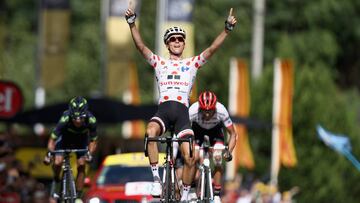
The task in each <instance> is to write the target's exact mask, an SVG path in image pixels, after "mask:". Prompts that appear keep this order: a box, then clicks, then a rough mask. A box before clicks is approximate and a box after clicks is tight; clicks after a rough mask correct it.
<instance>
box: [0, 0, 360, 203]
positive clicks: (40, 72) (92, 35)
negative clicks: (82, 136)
mask: <svg viewBox="0 0 360 203" xmlns="http://www.w3.org/2000/svg"><path fill="white" fill-rule="evenodd" d="M132 2H133V3H132V4H133V5H134V6H135V10H136V12H137V14H138V18H137V25H138V27H139V29H140V33H141V35H142V37H143V40H144V42H145V43H146V44H147V46H148V47H149V48H150V49H151V50H153V51H154V52H155V53H158V54H160V55H164V56H166V50H165V47H164V45H163V42H162V36H163V32H164V30H165V29H166V28H167V27H170V26H172V25H180V26H182V27H184V28H185V30H186V31H187V34H188V35H187V39H186V48H185V49H186V52H185V55H186V56H192V55H197V54H200V53H201V51H203V50H204V49H206V48H207V47H208V46H209V45H210V44H211V42H212V41H213V40H214V39H215V37H216V36H217V34H218V33H220V32H221V31H222V29H224V21H225V19H226V17H227V15H228V12H229V9H230V8H233V9H234V13H233V14H234V15H235V16H236V18H237V21H238V23H237V25H236V27H235V29H234V30H233V31H232V32H231V33H230V35H229V36H228V38H227V39H226V40H225V42H224V44H223V45H222V47H221V48H220V49H219V51H218V52H217V53H216V54H215V55H214V56H213V57H212V58H211V59H210V61H209V62H208V63H207V64H206V65H205V66H204V67H203V68H201V70H200V71H199V72H198V75H197V79H196V82H195V86H194V88H193V92H192V102H194V101H195V100H196V97H197V95H198V93H199V92H201V91H203V90H212V91H214V92H215V93H216V94H217V96H218V99H219V101H220V102H221V103H223V104H224V105H225V106H226V107H228V108H229V111H230V114H231V115H232V117H233V118H234V119H233V120H234V121H235V122H236V123H237V125H238V127H237V130H238V133H239V134H240V135H239V136H240V139H239V141H238V144H237V150H236V155H235V156H236V158H235V161H234V163H233V164H232V165H229V166H228V167H227V168H228V170H227V176H226V177H227V180H228V181H230V182H229V183H228V184H227V186H228V188H229V190H231V191H232V192H233V193H236V194H235V196H236V197H241V195H242V194H243V193H246V192H248V193H249V192H251V190H252V189H253V188H254V187H255V186H256V188H255V190H257V191H260V192H259V194H265V193H266V194H271V195H273V194H275V193H276V192H278V193H280V194H282V195H283V196H282V198H285V196H286V195H289V194H290V196H291V194H292V192H293V193H296V195H295V196H294V197H293V198H294V199H296V202H349V203H350V202H359V201H360V195H359V194H360V185H359V184H358V182H359V181H360V172H359V170H357V168H356V167H354V165H353V164H352V162H349V160H348V159H346V157H345V156H342V154H341V153H336V152H335V151H333V150H331V149H330V148H328V147H327V146H326V145H325V144H324V143H323V142H321V140H320V139H319V138H318V135H317V131H316V126H317V125H318V124H320V125H322V126H324V127H325V128H326V129H328V130H330V131H332V132H334V133H340V134H342V135H344V136H346V137H348V138H349V139H350V141H351V146H352V151H351V152H352V154H353V155H354V156H355V157H358V156H360V147H359V146H360V136H359V132H360V131H359V129H360V128H359V124H360V96H359V90H360V80H359V76H360V52H359V51H358V47H360V15H359V13H360V1H358V0H343V1H337V0H318V1H310V0H301V1H300V0H285V1H265V0H221V1H220V0H213V1H208V0H177V1H176V0H168V1H165V0H158V1H149V0H142V1H140V0H137V1H135V0H133V1H132ZM128 4H129V2H128V1H127V0H102V1H101V0H92V1H77V0H57V1H56V0H2V1H0V79H1V81H0V82H1V86H0V114H1V115H0V121H1V122H0V130H1V135H0V144H1V146H0V147H1V154H0V160H1V165H0V171H1V173H2V175H1V177H2V180H1V181H2V183H1V184H0V185H1V187H2V189H4V190H5V185H9V184H10V186H11V190H12V191H16V192H17V194H19V195H20V197H19V198H22V202H33V201H35V200H33V199H29V198H46V195H47V193H46V188H45V186H46V181H47V180H49V179H50V178H51V171H50V168H49V167H45V166H42V158H43V156H44V155H45V152H46V143H47V139H48V137H49V134H50V132H51V130H52V128H53V127H54V126H55V124H56V122H57V120H58V119H59V118H60V116H61V113H62V111H64V110H66V108H67V102H68V101H69V100H70V99H71V98H72V97H74V96H76V95H82V96H84V97H86V98H88V99H89V101H90V102H89V103H90V110H92V111H93V112H94V114H95V116H96V117H97V118H98V134H99V137H100V138H99V142H100V143H101V144H100V145H99V146H100V147H99V149H98V153H97V154H96V159H95V161H94V163H92V165H91V167H90V171H89V174H90V176H91V174H92V173H94V172H95V171H96V170H97V167H98V166H99V164H100V163H101V161H102V160H103V158H104V157H105V156H106V155H109V154H113V153H120V152H127V151H142V150H143V146H142V143H143V139H142V138H143V135H144V126H145V124H146V121H147V119H148V118H149V117H150V116H151V115H152V113H153V112H154V111H155V110H156V99H155V98H156V95H157V92H156V89H155V88H154V84H155V83H154V73H153V69H152V68H151V67H150V66H149V65H148V64H147V62H146V61H145V60H144V59H143V57H142V56H141V55H140V54H139V53H138V52H137V51H136V50H135V47H134V45H133V42H132V39H131V36H130V32H129V29H128V25H127V23H126V21H125V20H124V16H123V15H124V11H125V9H126V8H127V7H128ZM113 109H116V110H114V111H113ZM123 109H126V111H123ZM277 138H278V140H277ZM125 142H126V144H125ZM284 146H285V147H284ZM244 150H245V151H244ZM284 153H287V157H285V158H284V157H281V156H282V154H284ZM244 156H246V157H244ZM229 171H230V172H229ZM9 177H14V178H15V179H14V180H13V179H11V178H10V180H9ZM16 177H17V179H19V181H20V179H21V181H22V182H17V181H16V180H17V179H16ZM9 181H10V183H9ZM3 183H4V184H3ZM257 183H261V184H264V185H259V184H257ZM20 185H26V187H20ZM10 186H9V187H10ZM272 186H274V187H275V188H276V189H275V191H274V190H273V189H272ZM294 191H295V192H294ZM0 192H1V191H0ZM242 192H243V193H242ZM229 194H230V191H229ZM14 198H18V197H14ZM39 201H40V200H39ZM232 201H233V200H231V201H230V200H228V201H227V202H232ZM45 202H46V201H45ZM225 202H226V201H225Z"/></svg>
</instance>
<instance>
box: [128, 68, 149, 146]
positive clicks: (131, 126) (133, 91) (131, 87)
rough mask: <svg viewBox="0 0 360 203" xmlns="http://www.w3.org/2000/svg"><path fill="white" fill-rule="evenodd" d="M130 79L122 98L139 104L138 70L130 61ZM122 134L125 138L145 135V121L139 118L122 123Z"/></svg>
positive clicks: (136, 137) (133, 103) (139, 137)
mask: <svg viewBox="0 0 360 203" xmlns="http://www.w3.org/2000/svg"><path fill="white" fill-rule="evenodd" d="M129 67H130V77H129V78H130V79H129V83H128V86H127V90H126V91H125V92H124V95H123V100H124V102H125V103H126V104H132V105H139V104H140V100H141V99H140V92H139V80H138V72H137V68H136V66H135V63H131V64H130V65H129ZM122 134H123V136H124V137H125V138H133V139H142V138H143V137H144V135H145V123H144V121H141V120H136V121H127V122H124V123H123V125H122Z"/></svg>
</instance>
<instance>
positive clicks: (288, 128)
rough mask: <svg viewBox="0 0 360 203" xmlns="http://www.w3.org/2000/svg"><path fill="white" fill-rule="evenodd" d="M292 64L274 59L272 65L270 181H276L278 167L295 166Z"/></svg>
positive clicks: (286, 60) (288, 61) (289, 61)
mask: <svg viewBox="0 0 360 203" xmlns="http://www.w3.org/2000/svg"><path fill="white" fill-rule="evenodd" d="M293 72H294V71H293V62H292V61H291V60H288V59H276V60H275V64H274V99H273V130H272V166H271V173H272V181H273V182H274V181H275V182H276V181H277V176H278V173H279V169H280V165H281V164H282V165H283V166H285V167H294V166H296V165H297V158H296V152H295V147H294V143H293V134H292V99H293V83H294V82H293V80H294V73H293Z"/></svg>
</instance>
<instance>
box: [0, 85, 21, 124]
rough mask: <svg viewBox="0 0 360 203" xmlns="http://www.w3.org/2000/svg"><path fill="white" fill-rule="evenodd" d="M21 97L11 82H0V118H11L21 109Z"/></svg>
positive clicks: (17, 88)
mask: <svg viewBox="0 0 360 203" xmlns="http://www.w3.org/2000/svg"><path fill="white" fill-rule="evenodd" d="M22 105H23V96H22V93H21V90H20V88H19V87H18V86H17V85H15V84H14V83H12V82H5V81H0V117H1V118H11V117H13V116H15V114H16V113H18V112H19V111H20V110H21V109H22Z"/></svg>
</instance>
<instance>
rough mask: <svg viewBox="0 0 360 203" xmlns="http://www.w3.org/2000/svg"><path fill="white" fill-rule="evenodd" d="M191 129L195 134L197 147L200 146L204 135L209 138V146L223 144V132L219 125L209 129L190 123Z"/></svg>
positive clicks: (221, 126)
mask: <svg viewBox="0 0 360 203" xmlns="http://www.w3.org/2000/svg"><path fill="white" fill-rule="evenodd" d="M192 129H193V131H194V134H195V142H196V144H197V145H199V146H201V145H202V143H203V142H204V135H208V136H209V141H210V145H211V146H214V145H215V143H216V142H222V143H224V140H225V139H224V132H223V125H222V124H221V123H219V124H218V125H216V126H215V127H213V128H211V129H205V128H202V127H201V126H200V125H199V124H197V123H196V122H193V123H192Z"/></svg>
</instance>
